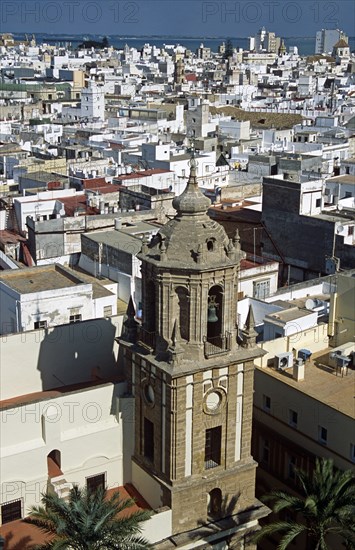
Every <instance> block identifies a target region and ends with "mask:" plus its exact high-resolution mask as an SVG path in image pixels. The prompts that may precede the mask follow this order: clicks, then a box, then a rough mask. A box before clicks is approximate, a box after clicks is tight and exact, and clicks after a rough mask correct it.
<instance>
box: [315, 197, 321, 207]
mask: <svg viewBox="0 0 355 550" xmlns="http://www.w3.org/2000/svg"><path fill="white" fill-rule="evenodd" d="M321 204H322V199H316V208H320V206H321Z"/></svg>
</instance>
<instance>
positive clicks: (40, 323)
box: [34, 321, 47, 330]
mask: <svg viewBox="0 0 355 550" xmlns="http://www.w3.org/2000/svg"><path fill="white" fill-rule="evenodd" d="M34 327H35V330H37V329H38V328H47V321H35V324H34Z"/></svg>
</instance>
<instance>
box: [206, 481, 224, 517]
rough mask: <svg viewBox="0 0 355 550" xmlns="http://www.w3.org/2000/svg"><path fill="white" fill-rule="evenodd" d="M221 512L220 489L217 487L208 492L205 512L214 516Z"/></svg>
mask: <svg viewBox="0 0 355 550" xmlns="http://www.w3.org/2000/svg"><path fill="white" fill-rule="evenodd" d="M221 513H222V491H221V489H219V488H218V487H216V488H215V489H212V491H210V492H209V493H208V505H207V514H208V515H209V516H210V517H212V518H216V517H219V516H220V515H221Z"/></svg>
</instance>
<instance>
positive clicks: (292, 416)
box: [288, 409, 298, 428]
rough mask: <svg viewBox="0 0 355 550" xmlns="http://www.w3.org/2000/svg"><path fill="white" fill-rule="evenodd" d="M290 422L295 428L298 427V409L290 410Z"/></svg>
mask: <svg viewBox="0 0 355 550" xmlns="http://www.w3.org/2000/svg"><path fill="white" fill-rule="evenodd" d="M288 422H289V424H290V426H292V427H293V428H297V422H298V413H297V412H296V411H293V410H292V409H290V410H289V419H288Z"/></svg>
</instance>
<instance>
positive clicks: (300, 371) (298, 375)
mask: <svg viewBox="0 0 355 550" xmlns="http://www.w3.org/2000/svg"><path fill="white" fill-rule="evenodd" d="M293 378H294V379H295V380H297V382H301V380H304V361H303V359H301V357H298V358H297V359H296V361H295V362H294V364H293Z"/></svg>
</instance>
